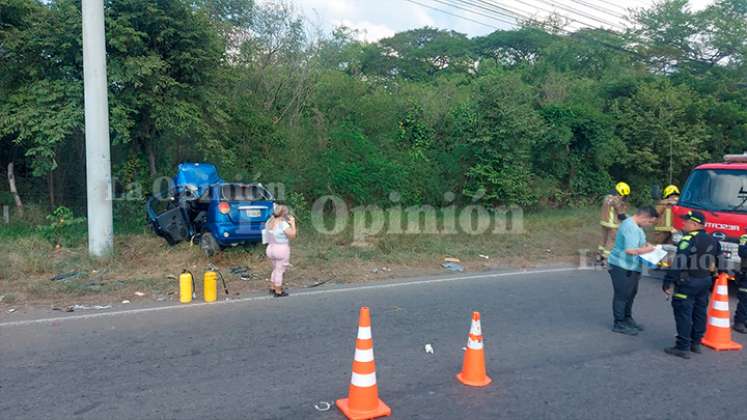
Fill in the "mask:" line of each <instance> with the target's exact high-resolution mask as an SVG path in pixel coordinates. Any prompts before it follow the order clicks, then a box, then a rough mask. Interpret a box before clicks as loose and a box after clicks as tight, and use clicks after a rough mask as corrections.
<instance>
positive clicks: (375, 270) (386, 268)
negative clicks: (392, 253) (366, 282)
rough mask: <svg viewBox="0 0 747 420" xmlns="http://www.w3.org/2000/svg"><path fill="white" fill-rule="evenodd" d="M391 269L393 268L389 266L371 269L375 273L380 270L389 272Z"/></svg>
mask: <svg viewBox="0 0 747 420" xmlns="http://www.w3.org/2000/svg"><path fill="white" fill-rule="evenodd" d="M391 271H392V269H391V268H389V267H381V268H378V267H377V268H374V269H373V270H371V272H372V273H374V274H375V273H378V272H382V273H389V272H391Z"/></svg>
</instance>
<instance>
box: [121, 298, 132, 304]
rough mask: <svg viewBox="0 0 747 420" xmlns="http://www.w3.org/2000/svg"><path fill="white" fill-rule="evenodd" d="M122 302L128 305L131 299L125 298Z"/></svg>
mask: <svg viewBox="0 0 747 420" xmlns="http://www.w3.org/2000/svg"><path fill="white" fill-rule="evenodd" d="M122 303H123V304H125V305H127V304H128V303H130V301H129V300H127V299H125V300H123V301H122Z"/></svg>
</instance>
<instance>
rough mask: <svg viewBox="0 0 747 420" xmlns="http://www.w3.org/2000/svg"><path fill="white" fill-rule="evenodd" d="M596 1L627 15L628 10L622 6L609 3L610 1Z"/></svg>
mask: <svg viewBox="0 0 747 420" xmlns="http://www.w3.org/2000/svg"><path fill="white" fill-rule="evenodd" d="M598 1H599V2H600V3H604V4H606V5H608V6H612V7H617V8H618V9H620V10H622V11H624V12H625V13H627V12H628V9H627V8H625V7H623V6H620V5H619V4H616V3H613V2H611V1H607V0H598Z"/></svg>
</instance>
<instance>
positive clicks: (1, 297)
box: [0, 295, 5, 303]
mask: <svg viewBox="0 0 747 420" xmlns="http://www.w3.org/2000/svg"><path fill="white" fill-rule="evenodd" d="M3 300H5V295H0V303H3Z"/></svg>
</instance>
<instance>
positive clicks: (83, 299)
mask: <svg viewBox="0 0 747 420" xmlns="http://www.w3.org/2000/svg"><path fill="white" fill-rule="evenodd" d="M595 217H596V210H595V209H590V210H554V211H549V210H548V211H543V212H540V213H534V214H527V215H526V217H525V219H524V220H525V222H524V228H525V229H524V233H521V234H501V235H494V234H485V235H478V236H469V235H378V236H374V237H371V238H368V240H367V244H366V245H365V246H353V245H352V244H351V243H352V242H353V241H352V236H351V235H350V233H349V232H348V233H344V234H341V235H337V236H324V235H320V234H317V233H314V232H310V231H306V230H303V229H302V230H301V233H300V235H299V239H298V240H297V241H296V242H295V243H294V244H293V251H292V253H293V255H292V257H291V262H292V264H293V267H292V268H291V269H290V271H289V272H288V274H287V283H288V284H289V286H290V287H292V288H293V287H308V286H310V285H314V284H316V283H318V282H324V281H330V282H332V283H348V282H360V281H375V280H380V279H385V278H393V277H407V276H413V275H427V274H434V273H444V270H443V269H442V268H441V267H440V263H441V262H442V260H443V258H444V257H446V256H451V257H458V258H460V259H461V260H462V262H463V265H464V266H465V268H466V271H472V272H475V271H483V270H489V269H500V268H526V267H533V266H539V265H547V264H558V263H576V262H577V261H578V250H579V249H584V248H587V249H594V248H595V246H596V241H597V236H598V228H597V226H598V225H597V223H596V219H595ZM0 238H3V239H2V242H1V243H0V296H5V298H4V299H3V301H2V302H0V306H6V307H7V306H8V305H11V304H12V305H13V306H18V305H21V304H28V305H53V306H62V305H68V304H73V303H96V304H109V303H119V302H121V301H122V300H124V299H128V300H130V301H132V302H133V303H135V302H138V301H150V302H152V301H154V300H173V299H175V296H174V293H175V291H176V289H177V287H176V286H177V281H176V279H175V277H176V276H178V274H179V273H180V272H181V271H182V270H184V269H186V270H190V271H192V272H193V273H195V275H196V276H197V277H198V278H199V277H200V273H201V272H202V271H204V270H205V269H207V267H208V266H209V265H210V264H213V265H214V266H216V267H217V268H218V269H219V270H221V271H222V272H223V274H224V276H225V277H226V281H227V282H228V287H229V290H230V292H231V295H232V296H236V295H237V294H238V295H245V294H248V293H252V292H257V291H260V290H264V289H265V288H266V287H267V282H266V279H267V278H268V277H269V271H270V267H269V263H268V262H267V261H266V260H265V258H264V247H263V246H261V245H260V246H257V247H253V248H251V247H250V248H235V249H229V250H227V251H225V252H223V253H221V254H220V255H218V256H216V257H214V258H212V259H211V260H209V259H208V258H207V257H206V256H205V255H204V254H202V252H201V250H200V249H199V247H197V246H191V245H190V244H187V243H183V244H179V245H177V246H175V247H170V246H168V245H166V243H165V242H164V241H163V240H161V239H160V238H157V237H155V236H153V235H151V234H148V233H142V234H128V235H118V236H117V239H116V243H115V249H116V251H115V252H116V254H115V256H114V257H113V258H112V259H111V260H108V261H106V262H101V261H94V260H91V259H89V258H88V257H87V256H86V249H85V247H83V246H80V247H75V248H63V249H59V250H55V249H54V248H53V247H52V246H51V245H50V244H49V243H48V242H46V241H44V240H43V239H41V238H39V237H38V236H37V235H34V234H15V235H12V236H8V237H3V236H2V235H0ZM480 254H482V255H488V256H489V257H490V258H489V259H484V258H482V257H480ZM235 266H248V267H250V269H251V270H252V272H253V273H254V276H253V278H252V279H251V280H248V281H246V280H240V279H239V278H238V276H235V275H232V274H231V273H230V272H229V270H230V268H232V267H235ZM383 268H386V269H383ZM69 272H79V273H81V274H80V275H79V276H78V277H76V278H74V279H71V280H69V281H66V282H63V281H54V282H53V281H50V278H52V277H53V276H54V275H56V274H59V273H69ZM200 289H201V288H200V286H199V279H198V292H199V290H200ZM135 292H142V293H145V296H142V297H138V296H135Z"/></svg>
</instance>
